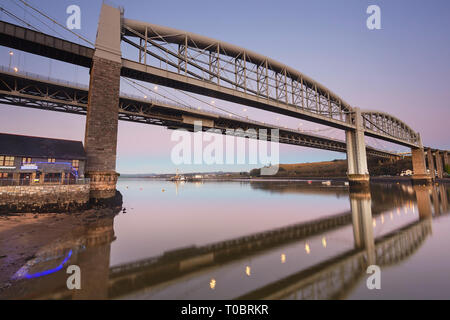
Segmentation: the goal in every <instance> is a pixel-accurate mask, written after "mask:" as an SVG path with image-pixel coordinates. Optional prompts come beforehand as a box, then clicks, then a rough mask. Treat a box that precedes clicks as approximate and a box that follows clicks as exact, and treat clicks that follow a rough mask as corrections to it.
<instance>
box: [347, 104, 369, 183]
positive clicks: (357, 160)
mask: <svg viewBox="0 0 450 320" xmlns="http://www.w3.org/2000/svg"><path fill="white" fill-rule="evenodd" d="M354 123H355V125H356V129H355V130H348V131H346V132H345V140H346V143H347V166H348V169H347V175H348V181H349V184H350V188H351V189H354V190H358V189H368V188H369V179H370V178H369V170H368V168H367V155H366V144H365V142H364V129H363V126H362V116H361V110H360V109H359V108H355V119H354Z"/></svg>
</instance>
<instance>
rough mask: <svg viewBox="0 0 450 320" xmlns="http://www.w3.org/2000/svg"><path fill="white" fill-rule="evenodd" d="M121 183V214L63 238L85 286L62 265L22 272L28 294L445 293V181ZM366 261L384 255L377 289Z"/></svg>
mask: <svg viewBox="0 0 450 320" xmlns="http://www.w3.org/2000/svg"><path fill="white" fill-rule="evenodd" d="M118 189H119V190H120V191H121V193H122V194H123V199H124V204H123V206H124V207H125V208H126V210H125V213H123V212H121V213H120V214H119V215H117V216H116V217H115V218H114V219H113V220H114V221H110V222H107V223H105V222H103V223H102V224H99V225H98V224H97V225H93V226H92V228H91V230H88V232H87V233H88V235H87V236H88V237H91V238H93V237H94V238H95V239H96V240H95V241H93V240H91V241H90V242H86V243H95V244H93V245H89V244H88V245H87V246H86V248H84V249H83V250H78V251H77V249H76V248H75V249H74V247H73V243H80V239H73V243H71V242H68V243H67V244H66V247H67V248H66V249H67V250H71V249H74V255H73V256H72V257H71V261H69V263H70V264H78V265H80V267H81V269H82V270H83V274H84V275H86V277H87V278H88V280H89V281H87V280H86V279H85V280H84V284H85V286H84V287H83V289H82V290H80V292H78V293H77V294H73V293H71V292H67V291H68V290H67V289H64V287H63V286H62V285H61V283H65V274H64V273H63V272H62V273H60V274H58V273H57V274H52V275H49V276H46V277H42V278H40V279H33V280H29V281H28V280H27V281H28V282H24V283H23V284H22V292H24V291H26V292H27V294H26V295H25V296H26V297H27V298H39V297H41V298H42V297H53V298H124V299H234V298H246V299H261V298H271V299H303V298H306V299H311V298H312V299H330V298H350V299H355V298H356V299H360V298H364V299H365V298H394V299H395V298H398V299H400V298H410V297H412V298H449V297H450V281H448V280H447V279H448V277H447V274H446V270H448V269H449V267H450V257H449V256H448V255H445V253H444V252H443V251H442V250H443V248H445V247H446V245H448V244H450V238H449V235H448V232H447V230H448V227H449V226H450V217H449V216H450V215H449V216H447V215H446V214H447V213H448V199H449V189H448V188H447V187H444V186H438V187H412V186H409V185H393V184H391V185H372V186H371V192H370V193H367V192H366V193H352V194H349V192H348V190H347V188H346V187H344V186H331V187H327V186H322V185H305V184H301V183H296V182H289V181H270V182H267V181H258V182H236V181H235V182H205V183H183V184H175V183H173V182H167V181H151V180H139V179H136V180H131V179H129V180H128V179H123V180H119V183H118ZM103 234H108V235H109V236H108V237H103V236H102V235H103ZM111 235H114V236H111ZM99 239H103V240H99ZM81 242H82V241H81ZM444 250H445V249H444ZM55 263H56V262H55ZM369 264H379V265H380V266H381V269H382V290H368V289H367V287H366V284H365V282H366V278H367V275H366V274H365V269H366V268H367V266H368V265H369ZM45 266H46V267H47V268H48V267H49V266H48V261H47V262H46V265H45ZM37 271H40V270H37ZM33 281H35V282H33ZM417 283H419V284H420V286H419V287H420V288H421V290H415V288H417ZM42 284H45V286H46V288H47V289H46V291H45V290H44V291H45V292H43V291H42V290H41V289H40V290H37V289H36V288H37V287H39V288H41V287H42ZM33 290H35V292H33ZM14 292H16V291H14ZM14 294H16V293H14Z"/></svg>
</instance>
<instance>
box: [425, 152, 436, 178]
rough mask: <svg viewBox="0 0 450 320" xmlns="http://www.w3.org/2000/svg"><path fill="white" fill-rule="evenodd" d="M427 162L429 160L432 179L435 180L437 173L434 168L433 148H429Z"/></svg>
mask: <svg viewBox="0 0 450 320" xmlns="http://www.w3.org/2000/svg"><path fill="white" fill-rule="evenodd" d="M427 162H428V170H430V176H431V179H432V180H434V179H435V178H436V174H435V168H434V159H433V152H432V151H431V149H428V150H427Z"/></svg>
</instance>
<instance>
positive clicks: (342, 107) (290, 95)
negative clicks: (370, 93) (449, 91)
mask: <svg viewBox="0 0 450 320" xmlns="http://www.w3.org/2000/svg"><path fill="white" fill-rule="evenodd" d="M0 45H3V46H7V47H10V48H16V49H19V50H22V51H25V52H30V53H34V54H38V55H41V56H45V57H48V58H51V59H56V60H60V61H64V62H68V63H72V64H76V65H79V66H83V67H86V68H89V69H90V82H89V88H87V89H83V90H82V89H80V88H79V87H71V86H67V85H66V86H61V85H60V86H59V89H63V91H64V93H68V92H71V93H74V92H76V93H77V94H80V95H79V96H76V97H75V96H70V94H69V96H67V95H66V96H64V95H63V94H59V95H58V94H56V95H53V96H50V97H49V96H48V95H46V94H43V92H45V91H41V92H40V93H38V94H33V92H32V91H28V92H26V90H25V91H24V90H14V86H10V87H9V89H8V81H11V75H8V74H6V73H4V72H3V73H2V74H1V80H2V82H3V84H2V86H3V87H2V93H1V94H2V95H1V99H2V103H10V104H16V105H21V106H28V107H30V106H32V107H36V106H37V107H38V108H39V107H41V108H42V106H43V105H46V106H47V107H48V106H50V105H51V106H52V108H53V110H57V111H63V109H64V111H66V112H73V113H83V114H86V131H85V148H86V153H87V170H86V174H87V176H88V177H89V178H90V179H91V197H92V198H98V199H101V198H109V197H112V196H113V195H114V194H115V187H116V181H117V176H118V175H117V173H116V148H117V127H118V119H122V120H129V121H138V122H146V123H153V124H162V125H165V126H167V127H168V128H172V129H173V128H178V127H181V126H184V127H189V128H192V127H193V123H194V122H195V121H196V120H199V121H202V123H207V124H208V125H206V128H208V127H209V128H216V129H219V130H220V131H221V132H222V133H225V132H226V129H227V128H233V127H236V126H243V127H247V128H248V127H254V128H261V127H264V125H263V124H261V123H251V121H244V122H242V121H241V122H239V121H238V120H236V119H235V120H231V119H224V118H223V117H222V118H220V117H218V116H217V115H213V114H206V113H203V114H200V112H194V111H193V110H181V109H182V108H176V106H168V105H167V104H166V105H164V104H163V103H156V104H155V103H149V102H143V101H138V100H137V99H130V98H127V97H124V96H121V95H120V79H121V77H126V78H128V79H131V80H133V81H135V80H136V81H144V82H149V83H153V84H159V85H162V86H165V87H170V88H174V89H178V90H182V91H185V92H190V93H194V94H200V95H203V96H208V97H214V98H217V99H221V100H225V101H229V102H233V103H237V104H241V105H246V106H249V107H252V108H256V109H261V110H266V111H270V112H274V113H277V114H280V115H286V116H290V117H294V118H298V119H303V120H307V121H311V122H314V123H317V124H321V125H325V126H329V127H333V128H337V129H341V130H344V131H345V142H344V141H341V142H338V141H333V139H329V138H328V139H327V138H326V137H314V136H312V135H309V136H308V135H306V134H300V133H298V132H289V130H285V131H284V132H282V134H281V135H282V136H281V140H282V142H285V143H293V144H298V145H306V146H312V147H320V148H324V149H327V148H328V149H330V150H335V151H336V150H337V151H345V152H346V154H347V160H348V179H349V182H350V186H351V187H356V188H360V187H362V188H367V187H368V185H369V171H368V167H367V156H368V155H374V154H375V155H376V156H380V155H382V156H386V155H387V154H388V153H387V152H382V151H380V150H373V149H370V148H367V147H366V143H365V137H373V138H377V139H381V140H384V141H388V142H391V143H395V144H398V145H402V146H406V147H408V148H411V155H412V163H413V170H414V175H413V177H412V178H413V181H414V182H417V183H420V184H423V183H429V182H431V181H432V179H433V178H434V170H430V172H431V173H430V174H429V173H428V172H427V165H426V160H425V150H427V156H428V160H429V162H430V161H431V163H433V167H434V165H436V167H437V172H438V177H440V176H442V172H443V171H442V167H443V165H444V164H445V165H448V153H447V151H446V150H435V149H431V148H424V146H423V144H422V141H421V138H420V134H419V133H418V132H416V131H414V130H413V129H412V128H411V127H410V126H408V125H407V124H406V123H404V122H403V121H401V120H400V119H398V118H396V117H394V116H392V115H389V114H387V113H384V112H379V111H371V110H362V109H360V108H359V107H354V106H351V105H350V104H349V103H348V102H346V101H345V100H344V99H342V98H341V97H339V96H338V95H337V94H335V93H334V92H332V91H331V90H329V89H328V88H326V87H325V86H323V85H322V84H320V83H318V82H316V81H315V80H313V79H311V78H309V77H308V76H306V75H304V74H303V73H301V72H299V71H297V70H295V69H293V68H291V67H289V66H286V65H284V64H282V63H280V62H277V61H275V60H273V59H271V58H268V57H265V56H263V55H260V54H258V53H255V52H252V51H250V50H247V49H244V48H241V47H238V46H235V45H232V44H229V43H225V42H222V41H218V40H215V39H211V38H207V37H204V36H200V35H197V34H193V33H190V32H187V31H183V30H176V29H173V28H169V27H163V26H158V25H154V24H151V23H146V22H141V21H136V20H132V19H128V18H126V17H125V16H124V11H123V10H121V9H118V8H114V7H112V6H109V5H107V4H103V5H102V8H101V13H100V18H99V22H98V30H97V38H96V41H95V47H94V48H92V47H87V46H83V45H80V44H77V43H74V42H70V41H66V40H64V39H60V38H56V37H54V36H51V35H48V34H44V33H40V32H37V31H34V30H32V29H29V28H24V27H20V26H17V25H13V24H10V23H7V22H3V21H0ZM123 46H127V48H129V49H130V50H134V52H135V53H137V57H135V59H130V58H129V57H124V55H123V53H122V47H123ZM13 81H16V83H22V84H24V83H25V84H26V86H27V85H28V84H31V83H33V84H34V85H38V86H41V87H42V86H46V88H51V87H52V86H53V88H54V86H55V84H54V83H53V84H49V83H47V84H44V83H43V81H37V79H31V78H29V77H28V78H24V77H22V78H20V79H18V78H16V79H14V80H13ZM27 81H28V82H27ZM56 86H57V84H56ZM11 88H12V89H11ZM27 88H29V87H27ZM79 97H80V99H79ZM81 97H82V98H81ZM52 99H53V100H57V101H56V103H55V101H52ZM30 101H31V103H30ZM61 101H62V102H63V103H61ZM52 103H53V104H52ZM61 106H62V107H61ZM153 106H156V107H155V108H153ZM150 109H151V110H150ZM153 109H154V110H153ZM162 109H164V110H163V111H162ZM308 139H309V140H308ZM394 156H395V155H394ZM434 159H435V161H434ZM431 163H429V165H428V167H429V168H431Z"/></svg>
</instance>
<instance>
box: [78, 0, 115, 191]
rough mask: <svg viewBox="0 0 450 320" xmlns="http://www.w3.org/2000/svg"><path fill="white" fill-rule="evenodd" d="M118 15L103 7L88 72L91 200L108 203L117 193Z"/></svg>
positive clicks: (86, 142) (87, 143)
mask: <svg viewBox="0 0 450 320" xmlns="http://www.w3.org/2000/svg"><path fill="white" fill-rule="evenodd" d="M120 15H121V13H120V11H119V9H116V8H113V7H110V6H108V5H105V4H103V5H102V9H101V13H100V19H99V23H98V30H97V39H96V43H95V53H94V57H93V61H92V66H91V70H90V81H89V96H88V110H87V117H86V131H85V148H86V154H87V168H86V176H87V177H88V178H90V179H91V183H90V187H91V192H90V197H91V198H94V199H107V198H112V197H114V195H115V193H116V182H117V176H118V174H117V173H116V149H117V127H118V112H119V92H120V70H121V63H122V53H121V49H120V41H121V40H120V32H121V26H120Z"/></svg>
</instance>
